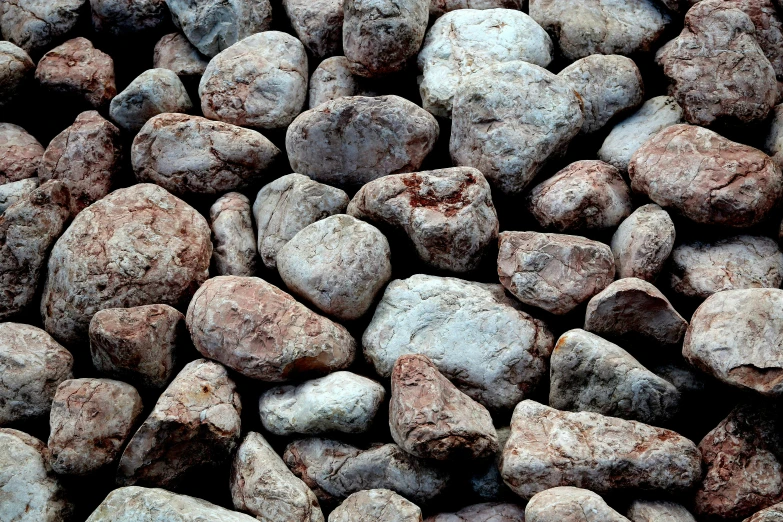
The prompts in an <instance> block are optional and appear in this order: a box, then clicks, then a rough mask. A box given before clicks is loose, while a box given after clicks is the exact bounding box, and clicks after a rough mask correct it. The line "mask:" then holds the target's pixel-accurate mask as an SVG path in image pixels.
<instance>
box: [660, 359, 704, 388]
mask: <svg viewBox="0 0 783 522" xmlns="http://www.w3.org/2000/svg"><path fill="white" fill-rule="evenodd" d="M650 370H651V371H652V372H653V373H654V374H655V375H657V376H659V377H663V378H664V379H666V380H667V381H669V382H670V383H672V384H673V385H674V387H675V388H677V389H678V390H680V393H683V394H685V393H688V394H693V393H701V392H703V391H704V390H705V388H706V387H707V376H705V375H704V374H703V373H701V372H700V371H698V370H696V369H695V368H694V367H693V366H691V365H689V364H687V363H686V362H685V361H684V360H682V361H677V362H673V363H663V364H660V365H657V366H652V367H650Z"/></svg>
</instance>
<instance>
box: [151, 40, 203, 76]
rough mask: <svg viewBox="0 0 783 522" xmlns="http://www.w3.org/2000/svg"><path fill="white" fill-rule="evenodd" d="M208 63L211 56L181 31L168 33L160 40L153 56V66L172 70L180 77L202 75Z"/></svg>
mask: <svg viewBox="0 0 783 522" xmlns="http://www.w3.org/2000/svg"><path fill="white" fill-rule="evenodd" d="M208 63H209V58H207V57H206V56H204V55H203V54H201V53H200V52H198V49H196V48H195V47H194V46H193V44H191V43H190V42H189V41H188V39H187V38H185V36H184V35H183V34H181V33H171V34H167V35H165V36H163V37H162V38H161V39H160V40H158V43H156V44H155V50H154V54H153V57H152V67H154V68H155V69H169V70H172V71H174V74H176V75H177V76H179V77H180V78H192V77H198V76H201V75H202V74H204V71H205V70H206V68H207V64H208Z"/></svg>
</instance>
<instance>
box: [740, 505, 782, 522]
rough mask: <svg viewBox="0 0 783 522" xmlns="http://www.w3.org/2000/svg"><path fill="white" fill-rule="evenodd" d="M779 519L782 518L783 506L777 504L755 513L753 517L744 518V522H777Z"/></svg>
mask: <svg viewBox="0 0 783 522" xmlns="http://www.w3.org/2000/svg"><path fill="white" fill-rule="evenodd" d="M781 518H783V505H781V504H780V503H778V504H775V505H772V506H770V507H768V508H766V509H762V510H761V511H757V512H756V513H755V514H753V516H751V517H748V518H746V519H745V522H777V521H779V520H780V519H781Z"/></svg>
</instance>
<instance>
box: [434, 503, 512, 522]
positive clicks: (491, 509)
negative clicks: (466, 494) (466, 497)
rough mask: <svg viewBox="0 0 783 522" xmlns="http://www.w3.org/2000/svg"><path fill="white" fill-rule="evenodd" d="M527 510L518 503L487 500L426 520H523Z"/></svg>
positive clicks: (445, 521) (464, 521) (510, 521)
mask: <svg viewBox="0 0 783 522" xmlns="http://www.w3.org/2000/svg"><path fill="white" fill-rule="evenodd" d="M524 520H525V510H524V509H523V508H521V507H519V506H517V505H516V504H510V503H501V502H485V503H482V504H474V505H472V506H468V507H465V508H462V509H460V510H459V511H457V512H456V513H440V514H438V515H435V516H432V517H427V518H426V519H425V520H424V522H522V521H524Z"/></svg>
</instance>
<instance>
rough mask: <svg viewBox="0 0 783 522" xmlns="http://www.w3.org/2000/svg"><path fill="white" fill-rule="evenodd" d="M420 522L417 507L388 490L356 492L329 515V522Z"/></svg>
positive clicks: (419, 512)
mask: <svg viewBox="0 0 783 522" xmlns="http://www.w3.org/2000/svg"><path fill="white" fill-rule="evenodd" d="M421 521H422V518H421V509H419V506H417V505H416V504H414V503H413V502H410V501H408V500H406V499H405V498H404V497H401V496H400V495H398V494H397V493H395V492H394V491H391V490H388V489H369V490H365V491H357V492H356V493H353V494H352V495H350V496H349V497H348V498H347V499H345V501H344V502H343V503H342V504H340V505H339V506H337V508H336V509H335V510H334V511H332V513H331V514H330V515H329V522H421Z"/></svg>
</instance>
